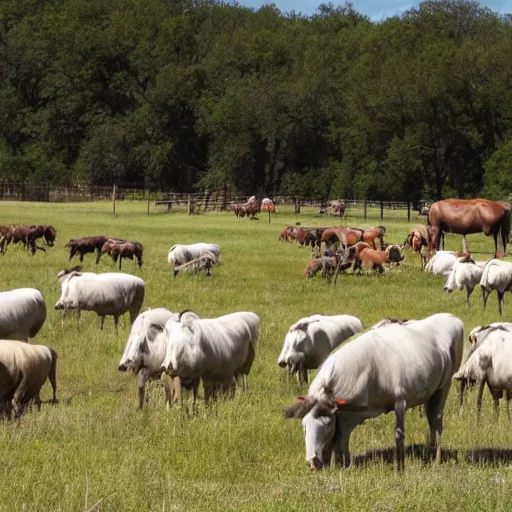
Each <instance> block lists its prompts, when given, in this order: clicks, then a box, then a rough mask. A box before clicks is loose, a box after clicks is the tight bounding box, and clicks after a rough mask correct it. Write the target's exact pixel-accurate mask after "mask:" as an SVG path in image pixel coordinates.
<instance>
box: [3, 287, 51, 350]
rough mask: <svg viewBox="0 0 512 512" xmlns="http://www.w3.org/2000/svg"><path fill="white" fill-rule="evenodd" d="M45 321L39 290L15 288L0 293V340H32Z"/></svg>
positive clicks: (43, 303) (44, 308) (42, 301)
mask: <svg viewBox="0 0 512 512" xmlns="http://www.w3.org/2000/svg"><path fill="white" fill-rule="evenodd" d="M45 319H46V304H45V302H44V299H43V296H42V295H41V292H40V291H39V290H36V289H34V288H17V289H15V290H11V291H7V292H0V338H1V339H14V340H25V341H27V340H28V338H33V337H34V336H35V335H36V334H37V333H38V332H39V330H40V329H41V327H42V326H43V324H44V321H45Z"/></svg>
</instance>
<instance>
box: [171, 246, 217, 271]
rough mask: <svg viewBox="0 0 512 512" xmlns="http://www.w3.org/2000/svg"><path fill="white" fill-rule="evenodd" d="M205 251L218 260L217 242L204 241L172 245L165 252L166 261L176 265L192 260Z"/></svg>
mask: <svg viewBox="0 0 512 512" xmlns="http://www.w3.org/2000/svg"><path fill="white" fill-rule="evenodd" d="M207 252H211V253H212V254H213V255H214V256H215V257H216V259H217V262H218V261H219V259H220V246H219V245H218V244H205V243H198V244H190V245H173V246H172V247H171V248H170V249H169V252H168V254H167V261H168V262H169V263H171V264H172V265H173V267H178V266H179V265H183V264H184V263H187V262H189V261H192V260H193V259H195V258H198V257H199V256H201V255H202V254H206V253H207Z"/></svg>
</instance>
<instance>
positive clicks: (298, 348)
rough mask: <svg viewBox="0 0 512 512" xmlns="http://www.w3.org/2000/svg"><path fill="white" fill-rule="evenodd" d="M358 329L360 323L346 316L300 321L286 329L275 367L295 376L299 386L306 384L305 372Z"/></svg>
mask: <svg viewBox="0 0 512 512" xmlns="http://www.w3.org/2000/svg"><path fill="white" fill-rule="evenodd" d="M362 330H363V324H362V323H361V320H359V318H357V317H355V316H350V315H336V316H324V315H312V316H308V317H305V318H301V319H300V320H299V321H298V322H296V323H294V324H293V325H292V326H291V327H290V328H289V329H288V333H287V334H286V337H285V339H284V345H283V349H282V350H281V353H280V354H279V357H278V358H277V364H278V365H279V366H280V367H281V368H288V372H289V374H290V375H292V374H296V375H297V378H298V381H299V385H300V384H302V382H308V370H313V369H316V368H318V367H319V366H320V365H321V364H322V363H323V362H324V361H325V359H326V358H327V356H328V355H329V354H330V353H331V352H332V351H333V349H335V348H336V347H337V346H338V345H339V344H340V343H342V342H343V341H345V340H346V339H347V338H350V336H353V335H354V334H355V333H356V332H361V331H362Z"/></svg>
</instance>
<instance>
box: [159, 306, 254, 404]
mask: <svg viewBox="0 0 512 512" xmlns="http://www.w3.org/2000/svg"><path fill="white" fill-rule="evenodd" d="M259 324H260V319H259V317H258V316H257V315H255V314H254V313H248V312H239V313H231V314H229V315H225V316H221V317H218V318H213V319H202V320H196V319H193V318H188V319H184V318H182V315H180V316H179V317H178V319H177V320H175V319H171V320H169V321H168V322H167V324H166V331H167V333H168V338H167V348H166V354H165V358H164V362H163V365H162V369H163V370H165V371H166V372H167V373H168V374H169V375H170V376H171V377H172V378H173V379H174V385H175V386H174V387H175V391H176V393H177V394H178V396H179V397H180V398H179V400H180V402H181V404H182V405H183V399H182V394H181V390H180V387H181V385H183V383H185V385H186V386H187V387H189V388H190V387H191V388H192V390H193V400H194V402H193V408H194V409H195V406H196V400H197V388H198V386H199V381H200V379H202V380H203V384H204V390H205V394H204V400H205V404H206V405H207V404H208V402H209V399H210V397H213V398H214V395H215V389H217V388H223V387H224V388H230V387H231V386H232V383H233V379H236V378H238V377H239V376H241V377H242V380H243V388H244V391H246V390H247V375H248V374H249V372H250V370H251V366H252V363H253V361H254V356H255V346H256V341H257V339H258V332H259ZM177 378H179V380H178V379H177Z"/></svg>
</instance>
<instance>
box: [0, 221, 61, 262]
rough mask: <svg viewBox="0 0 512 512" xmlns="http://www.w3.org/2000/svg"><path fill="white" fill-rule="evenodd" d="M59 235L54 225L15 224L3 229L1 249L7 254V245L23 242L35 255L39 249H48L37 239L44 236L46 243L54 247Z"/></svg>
mask: <svg viewBox="0 0 512 512" xmlns="http://www.w3.org/2000/svg"><path fill="white" fill-rule="evenodd" d="M56 236H57V232H56V231H55V228H54V227H53V226H42V225H31V226H25V225H23V224H13V225H12V226H10V227H9V228H8V231H6V230H5V229H4V230H2V240H1V242H0V251H1V252H2V254H5V252H6V251H7V247H8V246H9V244H10V243H11V242H12V243H13V244H17V243H18V242H21V243H22V244H23V246H24V247H28V248H29V249H30V250H31V252H32V255H34V254H35V253H36V251H37V249H39V250H40V251H44V252H45V251H46V249H45V248H44V247H40V246H39V245H37V244H36V240H37V239H39V238H43V239H44V242H45V244H46V245H47V246H48V247H53V243H54V241H55V238H56Z"/></svg>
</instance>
